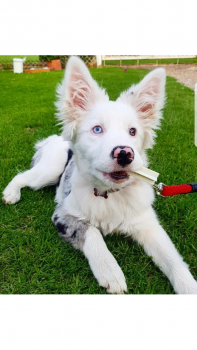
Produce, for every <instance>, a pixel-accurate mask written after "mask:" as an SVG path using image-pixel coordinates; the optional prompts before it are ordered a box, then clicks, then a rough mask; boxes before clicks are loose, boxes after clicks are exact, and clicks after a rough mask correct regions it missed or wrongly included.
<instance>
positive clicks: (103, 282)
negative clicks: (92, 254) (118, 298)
mask: <svg viewBox="0 0 197 350" xmlns="http://www.w3.org/2000/svg"><path fill="white" fill-rule="evenodd" d="M91 267H92V266H91ZM93 273H94V275H95V277H96V279H97V281H98V283H99V285H100V286H101V287H104V288H106V289H107V292H108V293H112V294H123V293H124V292H126V291H127V285H126V281H125V277H124V274H123V272H122V270H121V268H120V266H119V265H118V264H117V262H116V261H115V259H114V261H112V262H111V261H107V260H104V261H102V262H100V264H99V265H97V266H94V268H93Z"/></svg>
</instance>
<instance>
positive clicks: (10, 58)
mask: <svg viewBox="0 0 197 350" xmlns="http://www.w3.org/2000/svg"><path fill="white" fill-rule="evenodd" d="M24 57H26V62H39V56H38V55H7V56H5V55H4V56H3V55H0V63H11V62H13V58H24Z"/></svg>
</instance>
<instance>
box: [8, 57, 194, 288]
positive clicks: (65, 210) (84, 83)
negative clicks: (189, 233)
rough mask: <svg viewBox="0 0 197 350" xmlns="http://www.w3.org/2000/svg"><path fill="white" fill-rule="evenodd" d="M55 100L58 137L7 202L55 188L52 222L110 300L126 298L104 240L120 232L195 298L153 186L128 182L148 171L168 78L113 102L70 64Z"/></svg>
mask: <svg viewBox="0 0 197 350" xmlns="http://www.w3.org/2000/svg"><path fill="white" fill-rule="evenodd" d="M58 96H59V100H58V102H57V103H56V105H57V108H58V118H59V119H60V120H61V121H62V122H63V125H64V128H63V133H62V136H57V135H53V136H50V137H48V138H47V139H45V140H43V141H41V142H38V143H37V144H36V150H37V151H36V153H35V155H34V157H33V160H32V168H31V169H30V170H27V171H25V172H24V173H21V174H18V175H17V176H16V177H15V178H14V179H13V180H12V181H11V182H10V183H9V185H8V186H7V187H6V189H5V190H4V192H3V200H4V202H5V203H8V204H13V203H16V202H17V201H18V200H19V199H20V190H21V188H23V187H25V186H29V187H31V188H32V189H34V190H37V189H39V188H41V187H43V186H47V185H51V184H57V183H58V186H57V193H56V202H57V203H58V204H57V207H56V209H55V212H54V215H53V218H52V219H53V222H54V224H55V226H56V227H57V229H58V231H59V234H60V236H61V237H62V238H64V240H65V241H67V242H70V243H71V244H72V245H73V246H74V247H75V248H77V249H80V250H81V251H82V252H83V253H84V254H85V256H86V257H87V259H88V261H89V264H90V267H91V269H92V272H93V274H94V276H95V277H96V279H97V280H98V283H99V285H100V286H103V287H105V288H107V291H108V292H110V293H123V292H124V291H127V285H126V281H125V277H124V275H123V272H122V270H121V268H120V266H119V265H118V263H117V261H116V260H115V259H114V257H113V256H112V254H111V253H110V252H109V250H108V249H107V246H106V244H105V242H104V240H103V237H102V234H101V232H102V233H103V235H107V234H108V233H111V232H114V231H117V232H120V233H123V234H125V235H127V236H131V237H132V238H133V239H134V240H136V241H137V242H139V243H140V244H141V245H142V246H143V247H144V250H145V252H146V253H147V254H148V255H149V256H151V257H152V258H153V260H154V262H155V263H156V264H157V265H158V266H159V267H160V269H161V270H162V271H163V272H164V274H165V275H166V276H167V277H168V278H169V280H170V282H171V284H172V286H173V287H174V290H175V292H176V293H181V294H185V293H190V294H191V293H193V294H194V293H197V282H196V281H195V280H194V278H193V277H192V275H191V273H190V272H189V269H188V266H187V265H186V263H184V262H183V259H182V257H181V256H180V255H179V253H178V252H177V250H176V248H175V247H174V245H173V244H172V242H171V240H170V239H169V237H168V235H167V234H166V232H165V231H164V230H163V228H162V227H161V226H160V224H159V222H158V219H157V216H156V214H155V212H154V210H153V209H152V203H153V201H154V192H153V189H152V187H151V186H150V185H149V184H147V183H146V182H144V181H143V179H140V178H138V177H137V176H136V175H135V173H133V175H128V172H133V171H135V170H137V169H139V168H140V167H141V166H145V167H146V166H147V157H146V149H148V148H151V147H152V145H153V143H154V136H155V132H154V129H157V128H158V126H159V120H160V118H161V109H162V108H163V105H164V100H165V71H164V70H163V69H162V68H159V69H156V70H154V71H152V72H151V73H149V74H148V75H147V76H146V77H145V78H144V79H143V80H142V81H141V82H140V83H139V84H138V85H135V86H131V88H130V89H129V90H127V91H125V92H123V93H122V94H121V95H120V97H119V98H118V99H117V100H116V101H115V102H112V101H109V98H108V95H107V94H106V92H105V91H104V90H103V89H101V88H100V87H99V86H98V85H97V83H96V82H95V81H94V80H93V79H92V77H91V75H90V73H89V71H88V69H87V68H86V66H85V64H84V63H83V62H82V61H81V60H80V59H79V58H77V57H71V58H70V59H69V61H68V64H67V68H66V73H65V78H64V79H63V82H62V84H61V85H60V86H59V87H58ZM71 149H72V150H71Z"/></svg>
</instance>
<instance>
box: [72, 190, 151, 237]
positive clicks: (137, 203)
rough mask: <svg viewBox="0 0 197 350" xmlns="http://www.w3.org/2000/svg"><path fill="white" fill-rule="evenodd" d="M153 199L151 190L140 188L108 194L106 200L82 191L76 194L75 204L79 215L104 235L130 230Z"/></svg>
mask: <svg viewBox="0 0 197 350" xmlns="http://www.w3.org/2000/svg"><path fill="white" fill-rule="evenodd" d="M153 199H154V195H153V191H152V189H151V188H150V187H149V186H148V187H146V186H145V187H144V186H142V188H141V187H138V188H137V187H135V188H132V187H131V188H125V189H122V190H121V191H119V192H116V193H110V194H109V195H108V198H107V199H105V198H103V197H99V196H98V197H95V196H94V195H93V193H92V194H91V193H87V192H85V191H84V193H83V192H81V193H78V200H77V201H76V202H77V207H78V210H79V212H80V215H81V216H82V217H85V218H86V220H87V221H88V222H90V224H91V225H93V226H95V227H97V228H99V229H100V230H101V231H102V232H103V234H105V235H106V234H108V233H111V232H114V231H117V232H123V233H128V232H129V231H130V230H132V229H133V227H134V226H135V225H136V223H137V222H139V220H140V216H141V215H142V214H143V212H144V211H145V210H146V209H147V208H148V207H150V206H151V204H152V202H153ZM76 202H75V203H76Z"/></svg>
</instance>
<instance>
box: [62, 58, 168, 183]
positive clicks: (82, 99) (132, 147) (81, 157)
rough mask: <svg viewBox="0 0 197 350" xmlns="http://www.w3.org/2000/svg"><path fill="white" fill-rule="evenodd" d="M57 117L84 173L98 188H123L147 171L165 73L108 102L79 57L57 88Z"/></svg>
mask: <svg viewBox="0 0 197 350" xmlns="http://www.w3.org/2000/svg"><path fill="white" fill-rule="evenodd" d="M57 93H58V102H57V103H56V106H57V108H58V113H57V116H58V118H59V119H60V120H61V121H62V122H63V125H64V130H63V135H64V138H65V139H66V140H70V141H72V143H73V150H74V153H75V158H76V163H77V166H78V167H79V169H80V172H81V173H82V174H84V175H85V176H86V177H87V178H88V179H89V180H90V181H92V182H93V183H94V184H95V185H98V186H99V184H100V185H101V184H103V185H104V186H107V187H108V188H114V187H121V186H123V184H124V185H125V184H126V183H128V182H129V181H132V177H131V176H129V175H128V171H135V170H137V169H139V168H140V167H141V166H142V165H143V156H144V150H146V149H147V148H151V147H152V145H153V143H154V137H155V132H154V130H155V129H157V128H158V127H159V120H160V118H161V110H162V108H163V105H164V101H165V70H164V69H162V68H158V69H155V70H153V71H152V72H151V73H149V74H148V75H146V76H145V78H144V79H143V80H142V81H141V82H140V83H139V84H137V85H133V86H131V88H130V89H128V90H127V91H124V92H122V93H121V95H120V96H119V98H118V99H117V100H116V101H109V97H108V95H107V94H106V92H105V90H104V89H102V88H100V87H99V86H98V84H97V83H96V81H95V80H94V79H93V78H92V77H91V75H90V72H89V70H88V69H87V67H86V66H85V64H84V63H83V62H82V61H81V60H80V59H79V58H77V57H71V58H70V59H69V61H68V63H67V67H66V72H65V77H64V79H63V82H62V84H61V85H59V86H58V90H57Z"/></svg>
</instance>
